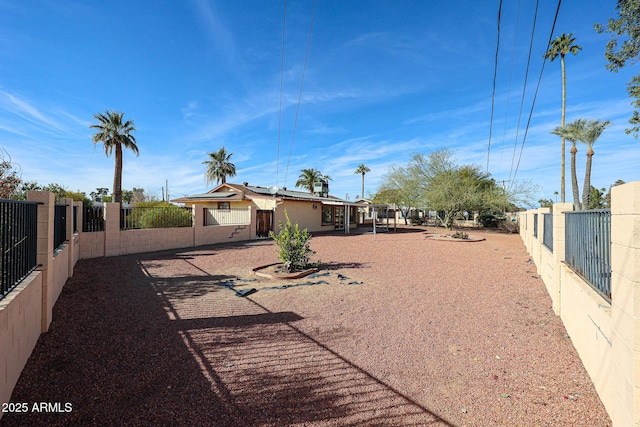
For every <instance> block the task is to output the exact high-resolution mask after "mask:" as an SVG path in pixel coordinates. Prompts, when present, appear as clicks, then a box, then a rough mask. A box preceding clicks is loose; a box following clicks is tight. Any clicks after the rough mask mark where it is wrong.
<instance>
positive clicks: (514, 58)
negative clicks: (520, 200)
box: [498, 0, 521, 169]
mask: <svg viewBox="0 0 640 427" xmlns="http://www.w3.org/2000/svg"><path fill="white" fill-rule="evenodd" d="M520 3H521V2H520V0H518V13H517V14H516V30H515V33H514V37H513V49H512V51H511V52H512V53H511V71H510V72H509V90H508V92H507V106H506V111H505V113H504V128H503V130H502V145H501V146H500V162H499V163H498V169H501V168H502V154H503V153H504V141H505V139H506V135H507V123H508V119H509V107H510V106H511V87H512V85H513V69H514V67H515V63H516V48H517V46H518V28H519V27H520Z"/></svg>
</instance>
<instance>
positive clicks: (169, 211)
mask: <svg viewBox="0 0 640 427" xmlns="http://www.w3.org/2000/svg"><path fill="white" fill-rule="evenodd" d="M192 223H193V218H192V215H191V208H181V207H178V206H156V207H137V206H134V207H126V208H121V209H120V229H122V230H136V229H141V228H171V227H191V226H192Z"/></svg>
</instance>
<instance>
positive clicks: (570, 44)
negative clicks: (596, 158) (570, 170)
mask: <svg viewBox="0 0 640 427" xmlns="http://www.w3.org/2000/svg"><path fill="white" fill-rule="evenodd" d="M575 41H576V39H575V38H574V37H573V33H571V34H565V33H562V35H560V36H558V37H556V38H555V40H553V41H552V42H551V43H550V44H549V49H548V50H547V52H546V53H545V54H544V58H545V59H549V60H550V61H551V62H553V61H554V60H555V59H556V58H557V57H558V56H560V65H561V68H562V122H561V123H560V126H564V116H565V110H566V102H567V74H566V71H565V66H564V57H565V55H566V54H567V53H572V54H574V55H577V54H578V51H579V50H582V47H580V46H578V45H576V44H574V42H575ZM564 159H565V148H564V138H562V157H561V161H560V163H561V169H562V170H561V172H560V180H561V181H560V202H562V203H564V194H565V192H564V164H565V160H564Z"/></svg>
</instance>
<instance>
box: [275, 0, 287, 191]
mask: <svg viewBox="0 0 640 427" xmlns="http://www.w3.org/2000/svg"><path fill="white" fill-rule="evenodd" d="M286 27H287V0H284V17H283V18H282V60H281V64H280V116H279V117H278V157H277V161H276V186H278V174H279V172H280V129H281V126H282V81H283V79H284V34H285V29H286Z"/></svg>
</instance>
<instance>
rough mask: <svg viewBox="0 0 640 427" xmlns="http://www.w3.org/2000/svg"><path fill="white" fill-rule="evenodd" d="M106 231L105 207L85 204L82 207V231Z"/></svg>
mask: <svg viewBox="0 0 640 427" xmlns="http://www.w3.org/2000/svg"><path fill="white" fill-rule="evenodd" d="M94 231H104V208H103V207H102V206H85V207H84V208H83V209H82V232H83V233H90V232H94Z"/></svg>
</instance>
